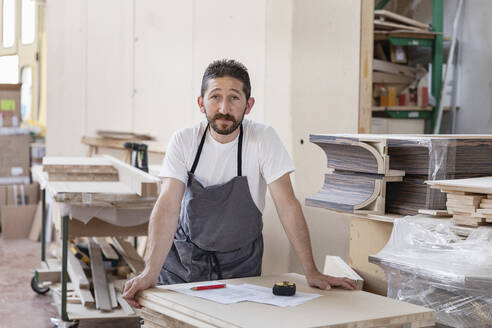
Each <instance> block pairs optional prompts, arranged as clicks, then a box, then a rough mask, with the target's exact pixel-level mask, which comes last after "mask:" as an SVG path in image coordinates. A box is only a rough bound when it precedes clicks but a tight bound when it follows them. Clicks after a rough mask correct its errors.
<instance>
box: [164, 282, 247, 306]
mask: <svg viewBox="0 0 492 328" xmlns="http://www.w3.org/2000/svg"><path fill="white" fill-rule="evenodd" d="M216 284H221V282H219V281H207V282H206V283H203V282H202V283H196V284H190V285H187V286H186V287H183V286H182V287H173V286H172V285H169V286H166V289H170V290H173V291H175V292H178V293H181V294H186V295H190V296H195V297H200V298H205V299H207V300H210V301H214V302H218V303H222V304H232V303H237V302H242V301H247V300H249V299H250V298H254V297H255V296H256V292H255V291H254V290H249V289H246V288H243V287H241V286H240V285H231V284H227V287H226V288H218V289H207V290H191V288H192V287H197V286H208V285H216Z"/></svg>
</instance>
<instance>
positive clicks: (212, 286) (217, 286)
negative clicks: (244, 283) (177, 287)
mask: <svg viewBox="0 0 492 328" xmlns="http://www.w3.org/2000/svg"><path fill="white" fill-rule="evenodd" d="M225 287H226V284H219V285H205V286H196V287H191V288H190V289H191V290H207V289H218V288H225Z"/></svg>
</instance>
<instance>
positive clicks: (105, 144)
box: [82, 136, 166, 155]
mask: <svg viewBox="0 0 492 328" xmlns="http://www.w3.org/2000/svg"><path fill="white" fill-rule="evenodd" d="M126 141H127V140H115V139H108V138H99V137H87V136H83V137H82V143H83V144H86V145H88V146H94V147H101V148H110V149H120V150H124V149H126V148H125V147H124V144H125V142H126ZM135 142H141V141H137V140H135ZM144 143H145V144H146V145H147V147H148V148H147V151H148V152H149V153H156V154H160V155H164V154H165V151H164V149H166V145H164V144H160V143H157V142H149V141H145V142H144Z"/></svg>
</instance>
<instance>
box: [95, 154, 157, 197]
mask: <svg viewBox="0 0 492 328" xmlns="http://www.w3.org/2000/svg"><path fill="white" fill-rule="evenodd" d="M104 158H107V159H108V160H110V161H111V163H112V165H113V167H115V168H116V169H117V170H118V173H119V176H120V181H121V182H123V183H124V184H125V185H127V186H128V187H129V188H130V190H131V191H132V192H133V193H136V194H137V195H139V196H142V197H152V196H154V197H156V196H158V195H159V191H160V185H161V180H160V179H159V178H156V177H154V176H152V175H150V174H148V173H146V172H144V171H142V170H140V169H137V168H136V167H134V166H131V165H129V164H127V163H125V162H123V161H120V160H119V159H116V158H114V157H111V156H109V155H104Z"/></svg>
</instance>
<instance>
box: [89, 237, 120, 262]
mask: <svg viewBox="0 0 492 328" xmlns="http://www.w3.org/2000/svg"><path fill="white" fill-rule="evenodd" d="M93 239H94V241H95V242H96V243H98V244H99V247H101V250H102V252H103V254H104V256H106V258H107V259H110V260H117V259H119V256H118V254H116V252H115V250H114V249H113V247H111V245H110V244H109V243H108V242H107V241H106V239H105V238H103V237H95V238H93Z"/></svg>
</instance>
